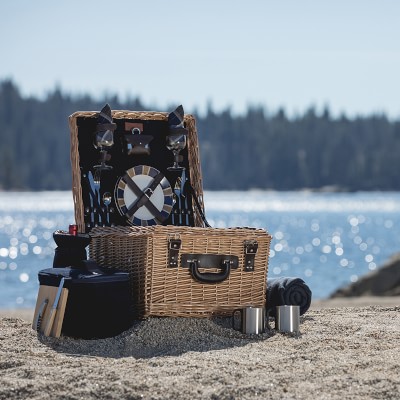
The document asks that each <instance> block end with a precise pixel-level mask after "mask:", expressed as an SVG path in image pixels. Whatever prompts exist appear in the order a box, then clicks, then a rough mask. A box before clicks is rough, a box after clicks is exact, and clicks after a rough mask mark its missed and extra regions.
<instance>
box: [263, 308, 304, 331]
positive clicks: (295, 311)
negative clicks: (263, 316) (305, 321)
mask: <svg viewBox="0 0 400 400" xmlns="http://www.w3.org/2000/svg"><path fill="white" fill-rule="evenodd" d="M267 327H268V329H271V327H270V325H269V322H268V313H267ZM275 329H276V330H277V331H278V332H283V333H300V306H290V305H283V306H277V307H276V316H275Z"/></svg>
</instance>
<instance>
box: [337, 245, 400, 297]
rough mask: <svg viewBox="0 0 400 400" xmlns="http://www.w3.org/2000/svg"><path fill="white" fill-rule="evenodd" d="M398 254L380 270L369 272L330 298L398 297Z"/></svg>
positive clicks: (399, 261) (399, 290) (399, 278)
mask: <svg viewBox="0 0 400 400" xmlns="http://www.w3.org/2000/svg"><path fill="white" fill-rule="evenodd" d="M399 295H400V253H399V254H395V255H394V256H393V257H392V258H391V259H390V260H389V261H388V262H387V263H385V264H384V265H383V266H382V267H381V268H379V269H377V270H375V271H372V272H370V273H369V274H367V275H365V276H364V277H362V278H361V279H360V280H358V281H357V282H354V283H352V284H350V285H348V286H346V287H343V288H340V289H338V290H336V292H334V293H333V294H332V295H331V296H330V297H331V298H335V297H355V296H399Z"/></svg>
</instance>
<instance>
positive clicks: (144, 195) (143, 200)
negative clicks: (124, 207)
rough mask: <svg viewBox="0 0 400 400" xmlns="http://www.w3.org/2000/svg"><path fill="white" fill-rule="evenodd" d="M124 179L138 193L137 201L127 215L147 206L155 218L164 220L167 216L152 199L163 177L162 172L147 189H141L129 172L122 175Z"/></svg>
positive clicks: (129, 215)
mask: <svg viewBox="0 0 400 400" xmlns="http://www.w3.org/2000/svg"><path fill="white" fill-rule="evenodd" d="M122 179H123V180H124V182H125V183H126V184H127V185H128V187H129V188H130V189H131V190H132V191H133V192H134V193H135V194H136V196H138V198H137V200H136V201H135V203H134V204H133V205H132V207H131V208H129V210H128V211H127V212H126V215H127V216H128V217H132V216H133V215H134V214H135V212H136V211H137V210H138V209H139V208H140V207H142V206H145V207H146V208H147V209H148V210H149V211H150V212H151V214H152V215H153V216H154V218H156V219H157V220H158V221H159V222H162V221H163V220H164V219H165V218H164V217H163V215H162V214H161V212H160V211H159V210H158V209H157V208H156V206H155V205H154V204H153V203H152V202H151V200H150V197H151V196H152V194H153V192H154V190H155V189H156V187H157V186H158V185H159V184H160V182H161V180H162V179H163V175H162V174H161V172H160V173H159V174H157V175H156V176H155V178H154V179H153V181H152V183H151V184H150V185H149V186H148V187H147V188H146V189H145V190H142V189H140V187H139V186H138V185H136V183H135V182H134V181H133V180H132V179H131V177H130V176H129V175H128V174H125V175H124V176H123V177H122Z"/></svg>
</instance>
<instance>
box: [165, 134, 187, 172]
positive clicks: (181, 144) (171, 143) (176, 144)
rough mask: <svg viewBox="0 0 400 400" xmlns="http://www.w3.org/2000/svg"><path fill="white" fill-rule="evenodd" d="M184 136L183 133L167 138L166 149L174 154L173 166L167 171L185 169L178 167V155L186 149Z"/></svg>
mask: <svg viewBox="0 0 400 400" xmlns="http://www.w3.org/2000/svg"><path fill="white" fill-rule="evenodd" d="M186 140H187V139H186V134H184V133H171V134H169V135H168V136H167V149H168V150H171V151H172V153H173V154H174V164H173V165H172V167H168V168H167V169H168V171H183V170H184V169H185V167H182V166H181V165H179V161H181V160H180V156H179V153H180V151H181V150H183V149H184V148H185V147H186Z"/></svg>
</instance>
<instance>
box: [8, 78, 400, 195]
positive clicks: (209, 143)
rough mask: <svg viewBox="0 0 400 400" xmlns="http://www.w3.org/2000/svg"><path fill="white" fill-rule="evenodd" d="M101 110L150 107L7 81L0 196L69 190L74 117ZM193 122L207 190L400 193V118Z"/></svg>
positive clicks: (216, 115) (214, 117)
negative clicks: (26, 92) (28, 89)
mask: <svg viewBox="0 0 400 400" xmlns="http://www.w3.org/2000/svg"><path fill="white" fill-rule="evenodd" d="M105 103H109V104H110V105H111V107H112V108H113V109H123V110H137V111H141V110H152V109H153V107H151V106H148V105H144V104H143V103H142V102H141V101H140V99H139V98H132V99H127V100H125V101H123V102H121V101H120V100H119V99H118V97H117V96H111V97H110V98H104V99H100V100H95V99H93V98H92V97H90V96H79V97H78V96H75V97H74V96H71V95H68V94H65V93H62V91H61V90H60V89H57V88H55V89H54V90H53V91H52V92H50V93H48V95H47V96H46V97H45V98H44V99H39V98H36V97H24V96H22V95H21V93H20V91H19V88H18V87H17V86H16V85H15V83H14V82H12V81H11V80H4V81H2V82H0V160H1V167H0V190H69V189H71V179H72V178H71V165H70V153H69V148H70V136H69V127H68V116H69V115H71V114H72V113H73V112H75V111H85V110H100V109H101V108H102V107H103V105H104V104H105ZM171 109H172V108H171ZM160 111H170V110H160ZM185 111H187V112H191V110H185ZM191 113H193V114H195V116H196V112H191ZM196 121H197V129H198V134H199V142H200V156H201V165H202V171H203V182H204V188H205V189H208V190H246V189H255V188H258V189H272V190H297V189H303V188H309V189H315V190H319V189H323V188H333V189H335V190H348V191H356V190H400V179H398V176H397V175H398V174H397V171H398V170H400V157H399V154H400V120H395V121H392V120H389V119H388V118H387V117H386V116H385V115H384V114H373V115H369V116H359V117H353V118H349V117H347V116H346V115H345V114H343V115H341V116H339V117H335V118H334V117H332V115H331V114H330V112H329V109H328V108H325V110H324V111H323V112H321V113H317V112H316V110H315V109H314V108H310V109H308V110H306V111H305V112H304V113H303V114H301V115H298V116H295V117H288V116H287V115H286V113H285V110H284V109H280V110H278V111H277V112H274V113H268V112H267V111H266V110H265V109H264V108H262V107H249V108H248V109H247V111H246V112H245V113H244V114H243V115H233V113H232V112H231V111H230V110H229V109H226V110H224V111H221V112H215V111H213V110H212V107H208V110H207V112H206V113H205V115H204V116H196Z"/></svg>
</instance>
